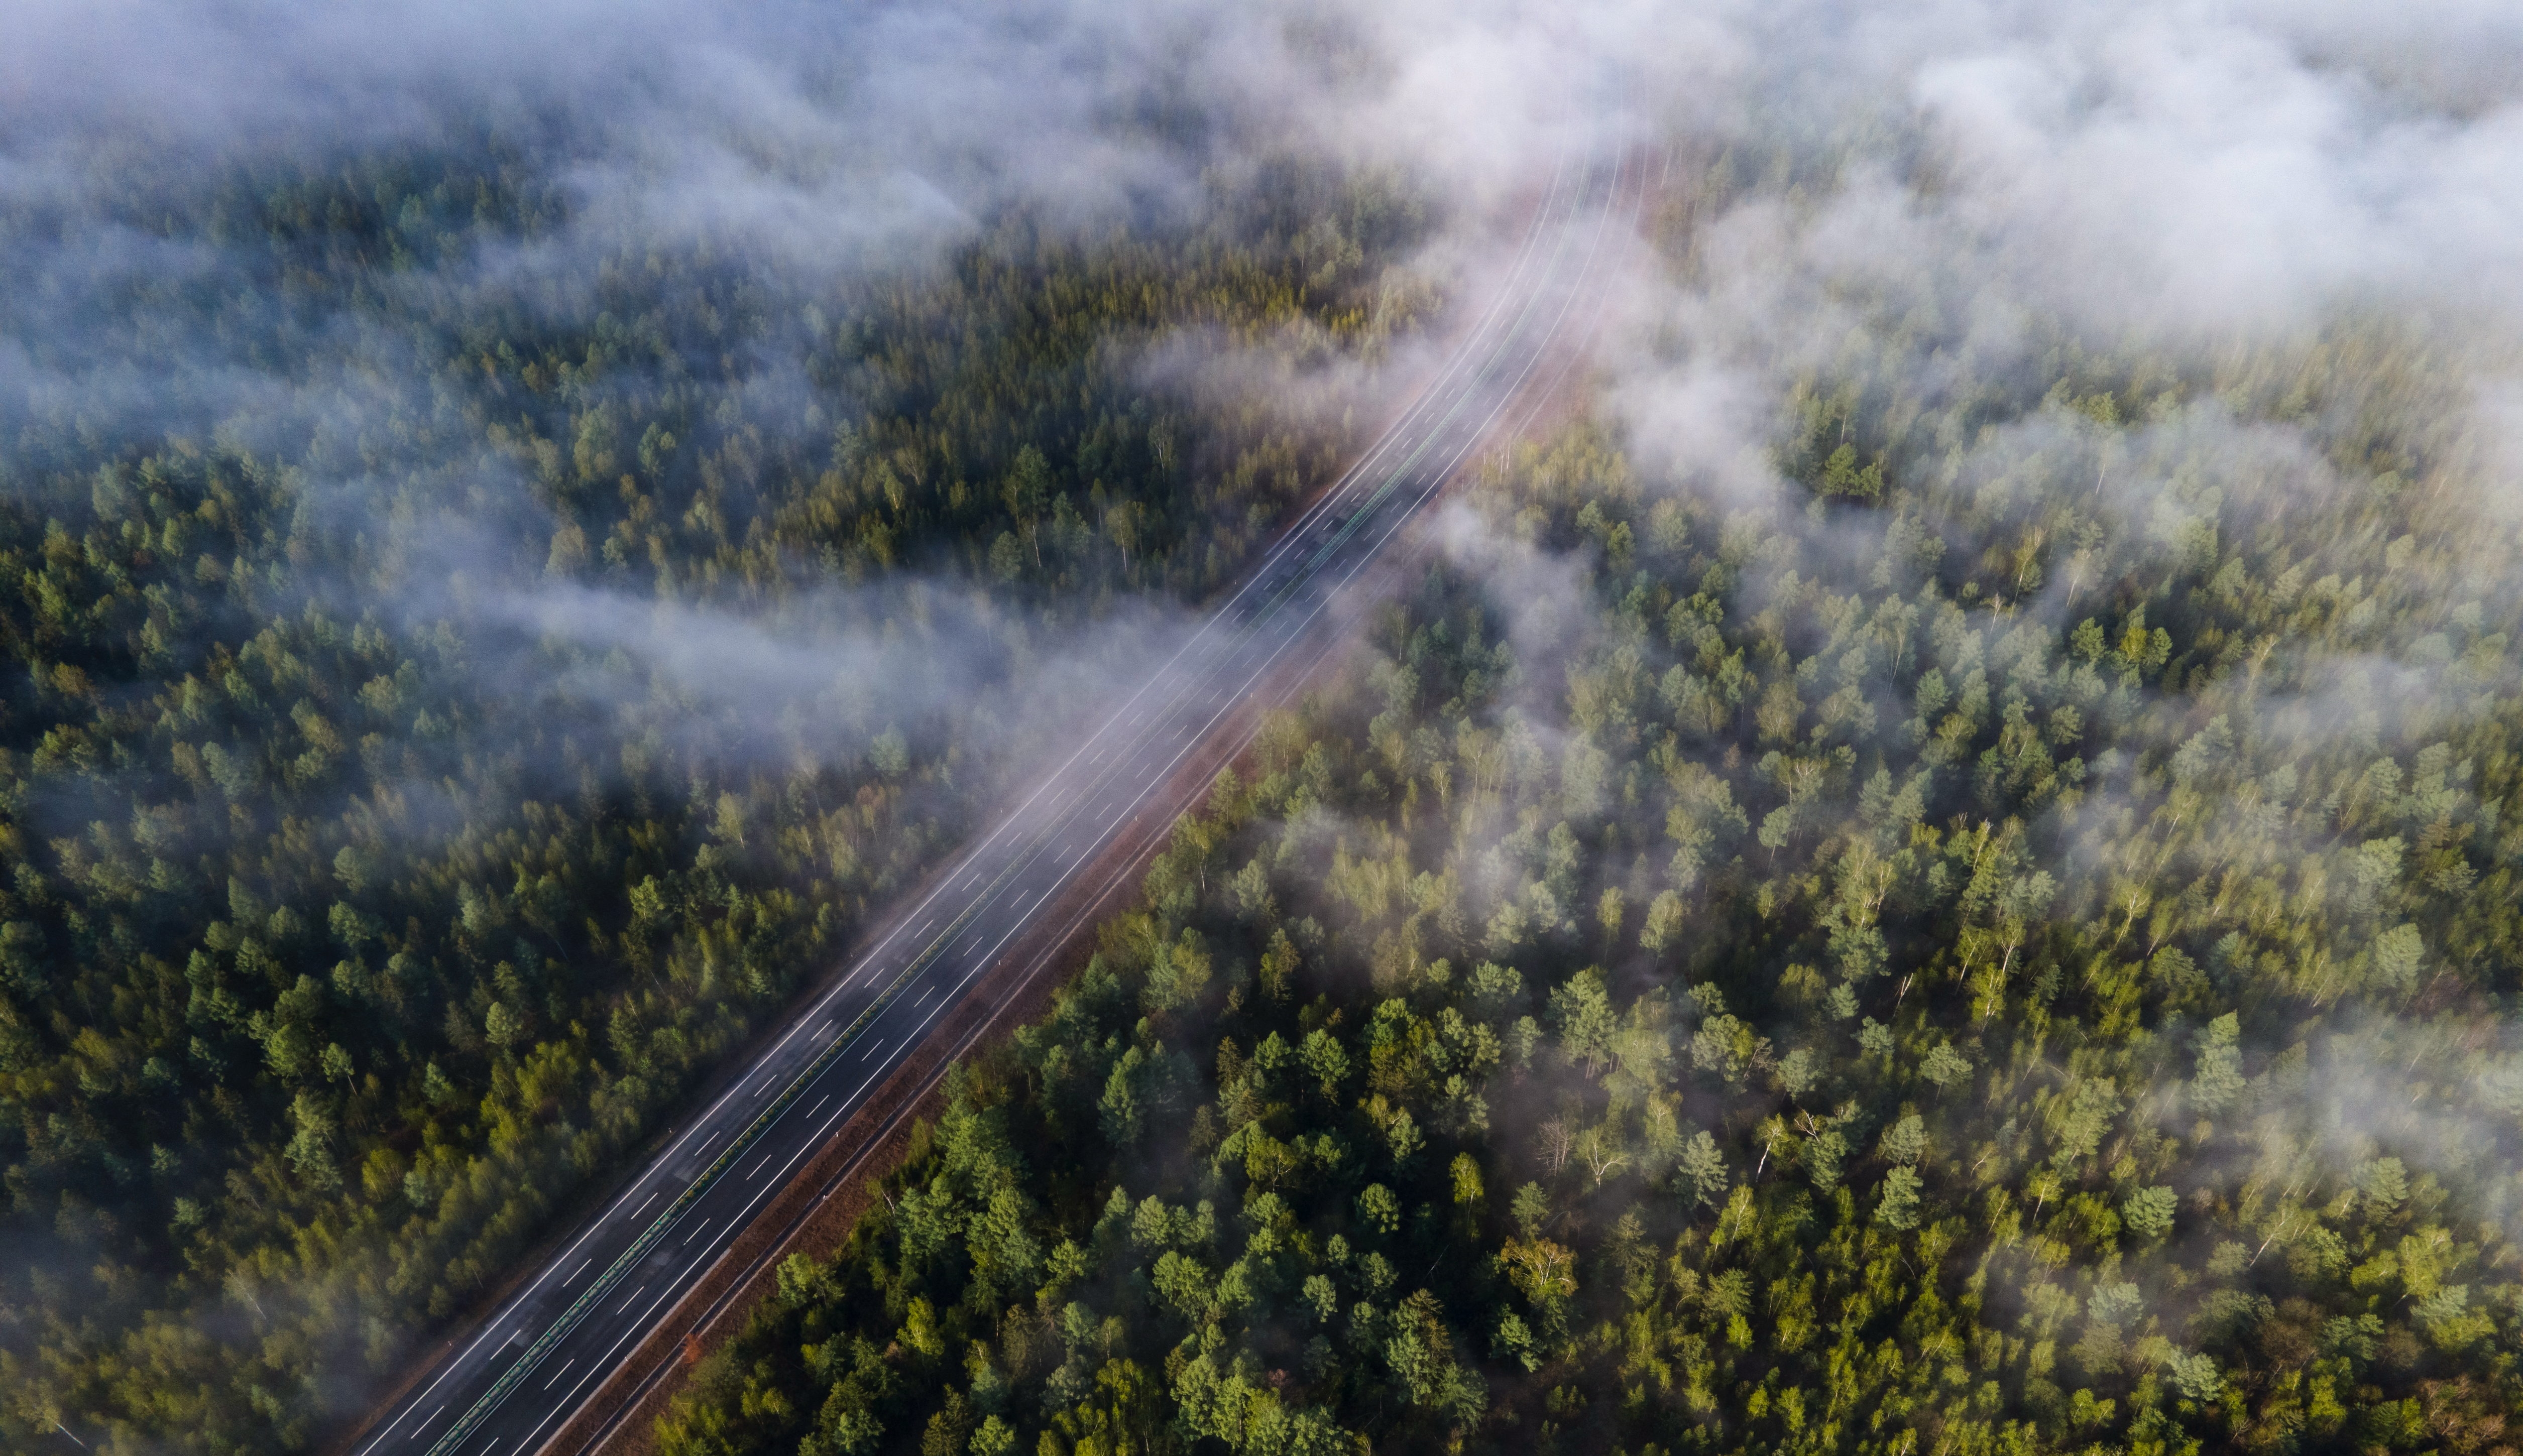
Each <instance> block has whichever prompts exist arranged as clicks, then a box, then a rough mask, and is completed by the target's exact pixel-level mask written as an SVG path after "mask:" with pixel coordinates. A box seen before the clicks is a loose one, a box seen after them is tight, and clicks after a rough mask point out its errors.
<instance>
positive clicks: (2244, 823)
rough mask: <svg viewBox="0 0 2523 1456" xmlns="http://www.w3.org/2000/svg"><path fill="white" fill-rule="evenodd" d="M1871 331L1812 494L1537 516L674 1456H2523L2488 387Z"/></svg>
mask: <svg viewBox="0 0 2523 1456" xmlns="http://www.w3.org/2000/svg"><path fill="white" fill-rule="evenodd" d="M1872 322H1874V323H1878V324H1881V325H1883V326H1881V327H1870V328H1868V329H1864V330H1860V331H1856V332H1853V333H1851V335H1850V336H1849V343H1848V345H1847V347H1846V349H1845V351H1844V352H1842V354H1841V355H1840V357H1838V358H1837V359H1836V360H1834V361H1833V365H1832V367H1831V368H1830V369H1828V370H1818V371H1816V372H1814V373H1813V374H1812V375H1810V376H1809V377H1808V378H1806V380H1805V381H1804V382H1803V384H1802V385H1800V386H1798V387H1797V388H1795V389H1794V391H1793V392H1792V394H1791V396H1790V397H1789V398H1787V399H1783V400H1780V401H1778V402H1779V405H1780V408H1779V413H1778V417H1779V419H1780V420H1781V422H1782V424H1781V428H1780V431H1779V435H1778V438H1777V440H1776V442H1775V448H1774V459H1775V463H1776V465H1777V467H1778V469H1779V470H1780V472H1781V474H1782V475H1783V476H1784V477H1785V478H1786V479H1787V480H1788V481H1790V482H1791V483H1792V484H1791V487H1790V488H1789V489H1788V491H1787V492H1786V493H1785V496H1784V498H1780V499H1776V500H1771V501H1766V502H1760V503H1748V504H1744V503H1738V504H1734V505H1729V504H1726V503H1724V497H1723V496H1722V495H1721V494H1720V493H1718V492H1717V491H1715V490H1713V489H1711V488H1708V487H1707V486H1706V485H1705V483H1703V482H1699V481H1695V480H1691V479H1663V478H1658V477H1657V476H1656V475H1655V474H1654V473H1652V472H1649V471H1647V470H1645V469H1643V468H1642V467H1640V466H1637V465H1635V464H1633V463H1632V461H1631V460H1630V459H1629V458H1627V457H1626V455H1625V451H1624V450H1623V448H1622V447H1621V445H1620V442H1619V440H1618V438H1617V436H1615V435H1614V434H1612V433H1610V432H1608V431H1606V430H1605V429H1604V428H1602V427H1601V426H1599V425H1595V424H1591V423H1584V422H1581V423H1579V424H1577V425H1575V426H1572V427H1570V428H1568V429H1567V430H1565V431H1564V432H1562V433H1560V434H1559V435H1557V436H1556V437H1555V438H1554V439H1552V440H1551V441H1549V442H1547V444H1542V445H1535V446H1525V447H1523V448H1520V449H1519V450H1518V451H1516V452H1515V453H1514V455H1513V457H1512V458H1511V459H1507V460H1503V461H1500V462H1499V463H1497V464H1496V465H1494V466H1493V467H1491V468H1490V469H1488V470H1487V471H1486V472H1485V474H1484V475H1483V476H1482V477H1481V478H1480V479H1479V480H1478V481H1477V482H1475V483H1473V484H1472V485H1471V487H1470V488H1469V494H1470V500H1471V507H1472V509H1473V511H1474V512H1475V514H1476V517H1477V520H1478V522H1479V524H1480V528H1481V529H1480V530H1479V531H1478V532H1475V533H1470V534H1469V538H1470V540H1471V542H1472V543H1471V544H1458V545H1457V546H1456V547H1455V548H1453V549H1452V550H1451V551H1450V552H1449V553H1448V555H1447V556H1446V558H1445V559H1443V560H1440V561H1438V562H1436V563H1435V564H1434V565H1432V566H1431V567H1430V568H1429V569H1428V571H1427V573H1426V576H1425V580H1424V583H1423V585H1422V586H1420V587H1418V588H1417V589H1416V591H1415V592H1413V593H1411V594H1409V595H1408V596H1407V598H1406V599H1404V600H1401V601H1397V602H1395V603H1393V604H1391V605H1390V606H1388V607H1387V608H1385V609H1384V610H1383V614H1382V616H1381V617H1380V618H1379V619H1378V621H1377V624H1376V626H1375V628H1374V630H1373V632H1372V634H1371V640H1370V641H1369V642H1368V643H1366V644H1364V645H1362V646H1361V647H1360V648H1359V649H1358V650H1357V654H1356V656H1355V657H1354V658H1353V659H1352V661H1351V662H1350V663H1349V665H1348V666H1347V667H1346V668H1345V669H1344V670H1343V671H1342V672H1340V673H1339V674H1338V675H1337V677H1336V680H1334V681H1329V682H1328V683H1327V684H1326V685H1325V686H1324V687H1323V688H1322V689H1321V690H1320V692H1319V693H1318V694H1317V695H1315V696H1313V697H1312V698H1310V699H1309V700H1308V701H1307V702H1306V703H1305V704H1304V705H1303V707H1302V708H1301V709H1299V710H1296V711H1292V712H1287V713H1283V714H1280V715H1278V716H1276V717H1274V718H1273V719H1272V720H1271V721H1270V722H1269V724H1268V725H1267V727H1266V728H1265V729H1264V731H1263V732H1262V734H1261V737H1260V739H1259V740H1258V743H1257V746H1256V747H1255V749H1254V750H1253V751H1252V753H1251V754H1250V755H1249V757H1248V759H1247V761H1246V762H1244V763H1243V764H1242V765H1240V766H1239V768H1238V769H1237V770H1234V771H1230V772H1229V773H1226V774H1222V775H1220V776H1219V777H1218V779H1217V780H1216V783H1215V785H1214V791H1213V792H1212V794H1211V795H1210V797H1209V800H1208V802H1207V806H1206V808H1205V809H1204V810H1202V811H1201V812H1198V813H1196V814H1194V815H1191V816H1189V817H1186V818H1185V819H1184V820H1182V821H1181V822H1179V823H1178V824H1177V826H1176V828H1175V830H1174V834H1173V838H1172V841H1171V844H1170V847H1169V848H1168V849H1167V850H1166V852H1165V853H1164V854H1163V855H1162V856H1161V857H1160V858H1159V859H1158V860H1157V861H1156V863H1155V865H1154V866H1153V868H1152V869H1150V870H1149V871H1148V873H1147V875H1146V878H1145V881H1144V886H1143V889H1142V892H1141V895H1140V897H1139V900H1138V902H1137V903H1136V905H1135V907H1134V908H1133V909H1131V910H1130V911H1129V912H1128V913H1126V914H1122V915H1119V916H1115V917H1113V918H1111V919H1110V920H1108V921H1107V922H1105V923H1104V925H1103V926H1102V927H1101V930H1100V932H1099V935H1100V939H1099V941H1098V947H1097V954H1096V956H1095V958H1094V960H1093V962H1092V963H1091V964H1090V965H1088V966H1087V967H1086V968H1085V969H1084V970H1083V972H1082V973H1081V974H1079V975H1078V976H1077V977H1076V979H1075V980H1074V981H1073V982H1072V983H1071V984H1070V985H1069V986H1067V988H1066V989H1065V990H1064V991H1063V992H1062V993H1061V995H1060V997H1059V999H1058V1002H1057V1005H1056V1007H1055V1009H1054V1010H1052V1011H1051V1012H1050V1013H1049V1014H1048V1015H1046V1016H1045V1017H1043V1018H1042V1019H1041V1020H1040V1021H1038V1022H1037V1023H1035V1024H1033V1025H1030V1026H1027V1027H1025V1028H1023V1030H1021V1031H1020V1032H1018V1033H1017V1034H1016V1035H1015V1036H1014V1038H1013V1039H1012V1041H1010V1042H1009V1043H1008V1044H1006V1045H1003V1046H1000V1047H998V1048H995V1049H993V1050H992V1051H990V1052H989V1053H988V1054H987V1055H985V1056H982V1057H979V1058H978V1059H976V1060H975V1061H973V1062H972V1063H970V1064H969V1065H967V1066H964V1067H962V1068H959V1070H958V1072H957V1075H956V1080H955V1081H954V1082H953V1084H952V1098H951V1103H950V1104H949V1105H948V1106H947V1107H946V1108H945V1110H944V1111H943V1113H942V1114H941V1115H940V1116H939V1117H938V1118H937V1119H936V1121H935V1122H934V1124H933V1125H929V1126H925V1127H924V1128H923V1130H922V1133H921V1136H920V1140H919V1141H918V1143H917V1144H916V1146H915V1148H914V1151H912V1153H911V1154H910V1155H909V1156H908V1157H907V1158H906V1159H905V1161H904V1162H903V1164H902V1165H901V1166H900V1167H899V1168H898V1169H897V1170H895V1171H894V1172H893V1173H891V1174H890V1176H889V1177H888V1178H886V1180H885V1181H884V1186H883V1198H881V1200H880V1201H878V1202H877V1203H876V1204H875V1205H874V1206H873V1207H872V1209H871V1211H870V1212H869V1213H868V1214H867V1215H866V1217H865V1218H864V1219H863V1220H862V1222H861V1223H860V1224H859V1225H858V1227H857V1229H856V1231H855V1232H854V1234H853V1235H852V1236H851V1237H850V1239H849V1241H848V1242H847V1244H846V1245H844V1246H843V1247H842V1248H840V1249H839V1250H838V1251H837V1252H836V1253H834V1254H833V1257H831V1258H830V1259H829V1260H826V1261H818V1260H816V1259H813V1258H809V1257H805V1256H802V1255H800V1256H796V1257H792V1258H791V1259H790V1260H789V1261H788V1262H787V1263H786V1264H785V1265H784V1266H783V1267H782V1269H781V1271H780V1284H779V1292H778V1295H777V1297H776V1299H773V1300H771V1301H768V1302H767V1303H766V1304H765V1305H764V1306H763V1307H762V1308H761V1309H759V1310H758V1311H756V1313H755V1314H754V1316H753V1317H752V1320H751V1323H750V1325H749V1326H748V1327H747V1329H746V1330H745V1331H744V1333H743V1334H742V1335H741V1336H740V1338H738V1339H736V1340H734V1341H733V1342H732V1343H731V1344H730V1345H729V1346H728V1347H727V1348H725V1349H724V1350H722V1351H720V1352H718V1353H716V1354H714V1355H713V1356H711V1357H710V1359H709V1360H708V1361H707V1362H705V1363H704V1364H703V1365H702V1366H701V1367H700V1368H699V1371H698V1372H697V1374H696V1376H695V1379H694V1383H693V1386H692V1387H691V1388H690V1390H689V1391H688V1392H687V1393H686V1394H685V1395H684V1396H683V1397H682V1398H681V1400H680V1401H679V1403H678V1404H677V1405H676V1406H675V1408H674V1409H673V1411H672V1412H671V1413H670V1415H669V1416H668V1417H667V1418H666V1419H665V1420H664V1421H663V1422H662V1424H661V1427H660V1433H661V1438H662V1442H663V1447H664V1449H665V1450H667V1451H670V1452H673V1453H676V1456H705V1453H734V1452H786V1451H790V1450H795V1451H798V1452H801V1453H804V1456H844V1453H848V1456H858V1453H869V1452H879V1451H919V1452H921V1453H924V1456H951V1453H958V1452H971V1453H973V1456H1003V1453H1009V1452H1021V1453H1040V1456H1089V1453H1092V1456H1120V1453H1133V1456H1152V1453H1159V1452H1173V1451H1181V1452H1190V1451H1213V1452H1214V1451H1232V1452H1248V1453H1274V1456H1275V1453H1299V1452H1305V1453H1312V1452H1333V1451H1352V1450H1356V1451H1365V1450H1368V1449H1373V1450H1377V1451H1415V1450H1430V1451H1438V1450H1446V1451H1456V1450H1463V1451H1477V1450H1500V1451H1537V1452H1566V1453H1578V1452H1613V1451H1624V1452H1631V1453H1643V1452H1650V1451H1654V1452H1668V1453H1670V1452H1681V1451H1697V1450H1708V1451H1747V1452H1748V1451H1779V1452H1786V1451H1873V1452H1885V1453H1928V1452H2033V1451H2052V1450H2061V1451H2065V1450H2077V1449H2090V1450H2094V1451H2126V1452H2174V1451H2201V1450H2228V1449H2244V1450H2252V1451H2309V1450H2351V1449H2356V1450H2443V1451H2463V1452H2468V1451H2488V1450H2498V1449H2510V1448H2511V1445H2512V1443H2513V1430H2514V1428H2513V1427H2512V1425H2511V1424H2510V1423H2511V1422H2512V1420H2513V1418H2514V1417H2515V1415H2516V1414H2517V1410H2518V1402H2523V1368H2518V1363H2517V1361H2518V1356H2517V1351H2518V1350H2523V1267H2518V1256H2519V1255H2523V1249H2518V1247H2517V1245H2516V1244H2515V1242H2514V1240H2513V1239H2512V1238H2511V1237H2510V1234H2511V1230H2512V1228H2513V1225H2514V1220H2515V1219H2516V1217H2517V1216H2518V1212H2523V1049H2518V1048H2517V1047H2516V1045H2515V1039H2514V1037H2513V1035H2512V1034H2511V1031H2510V1025H2511V1020H2510V1018H2511V1013H2512V1009H2513V1007H2514V1004H2515V1001H2514V999H2515V997H2516V995H2517V993H2518V990H2519V989H2523V988H2518V986H2517V983H2516V965H2517V963H2518V958H2523V923H2519V922H2518V916H2523V908H2518V905H2517V896H2516V893H2515V891H2516V886H2515V874H2516V871H2517V868H2518V860H2523V833H2518V831H2517V829H2516V828H2515V827H2514V825H2512V824H2511V823H2509V822H2507V819H2506V815H2505V808H2504V806H2505V804H2506V801H2507V800H2509V799H2510V798H2512V797H2513V796H2514V795H2515V793H2516V791H2517V788H2518V782H2517V780H2518V776H2523V698H2518V696H2517V679H2516V675H2515V671H2514V658H2513V650H2514V649H2513V641H2512V636H2511V634H2512V633H2513V631H2514V629H2515V620H2514V619H2515V614H2516V606H2515V602H2514V598H2513V596H2512V593H2511V589H2510V581H2511V577H2510V575H2509V572H2510V570H2511V566H2512V564H2513V563H2512V556H2511V551H2510V540H2509V539H2508V537H2507V536H2506V534H2505V533H2504V531H2503V530H2502V529H2501V528H2499V527H2498V526H2497V525H2496V524H2495V522H2496V520H2497V518H2496V517H2495V516H2493V515H2489V514H2483V513H2482V511H2481V510H2480V506H2481V505H2482V501H2481V500H2480V498H2479V497H2478V495H2477V494H2476V492H2477V490H2478V489H2479V478H2478V476H2477V475H2476V474H2475V473H2474V471H2475V467H2476V465H2477V455H2476V453H2475V451H2474V450H2473V449H2472V447H2471V444H2470V442H2468V441H2466V439H2465V438H2464V437H2463V435H2462V433H2461V430H2460V428H2459V424H2458V421H2459V419H2460V418H2461V409H2460V386H2459V384H2458V379H2459V377H2460V376H2459V371H2458V370H2457V369H2454V368H2451V367H2448V366H2447V361H2446V360H2444V359H2443V358H2441V357H2438V356H2436V355H2434V354H2431V353H2430V352H2428V351H2427V350H2426V349H2424V348H2422V347H2420V346H2419V345H2418V344H2417V343H2415V342H2414V341H2412V340H2410V339H2408V338H2406V337H2405V336H2404V334H2402V332H2401V331H2399V330H2398V329H2397V328H2396V327H2394V326H2393V325H2391V324H2389V323H2388V322H2384V321H2378V320H2366V321H2362V322H2354V323H2348V324H2342V325H2341V326H2339V327H2338V328H2337V329H2336V330H2335V331H2333V332H2331V333H2329V334H2326V335H2323V336H2320V337H2316V338H2312V339H2309V340H2307V341H2304V342H2303V343H2302V344H2301V345H2300V346H2289V347H2284V348H2280V347H2275V346H2272V347H2269V348H2265V349H2257V350H2239V351H2235V352H2232V353H2231V354H2230V355H2228V356H2227V357H2226V358H2225V359H2224V360H2223V361H2222V362H2220V363H2216V364H2214V365H2177V364H2171V363H2166V362H2163V361H2160V360H2157V359H2153V358H2149V357H2122V356H2116V355H2111V354H2094V353H2088V352H2082V351H2080V350H2078V349H2077V348H2076V347H2075V346H2074V345H2073V343H2072V342H2071V339H2069V338H2068V337H2067V336H2065V335H2062V336H2060V337H2059V338H2058V339H2057V341H2056V342H2055V343H2054V344H2053V345H2052V346H2051V347H2050V348H2049V352H2047V354H2046V356H2044V357H2043V358H2042V360H2041V365H2040V368H2039V370H2038V372H2037V373H2035V374H2034V375H2033V376H2032V377H2029V378H2023V379H2018V380H2015V381H2012V382H2009V381H1997V382H1993V383H1990V384H1987V385H1986V386H1985V387H1975V388H1972V389H1968V390H1958V389H1952V388H1947V387H1944V386H1940V385H1937V384H1936V383H1934V382H1933V381H1930V380H1928V379H1925V378H1922V377H1921V375H1920V373H1919V372H1918V371H1916V370H1914V369H1912V368H1911V367H1910V362H1911V361H1912V360H1914V359H1915V358H1917V357H1920V356H1923V355H1925V354H1927V353H1928V352H1930V351H1932V350H1933V349H1935V348H1936V347H1937V334H1936V330H1937V328H1938V327H1939V326H1940V325H1939V323H1938V321H1937V320H1936V319H1934V318H1933V317H1927V318H1921V317H1918V316H1915V315H1913V316H1908V317H1904V318H1899V319H1893V320H1874V321H1872ZM1895 325H1897V326H1895ZM1451 535H1452V539H1455V540H1457V541H1458V542H1459V541H1461V540H1463V539H1464V538H1465V536H1466V533H1462V532H1455V533H1452V534H1451Z"/></svg>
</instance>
